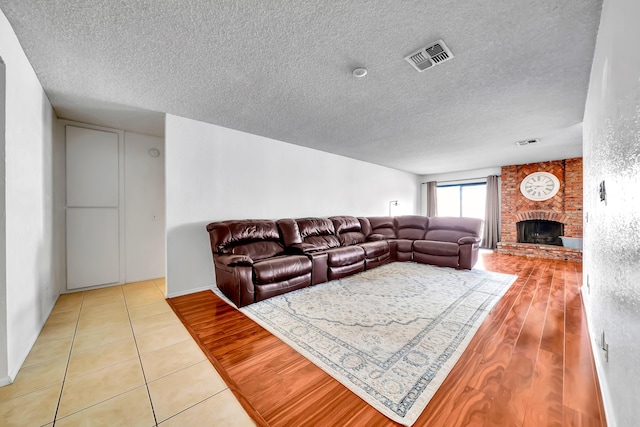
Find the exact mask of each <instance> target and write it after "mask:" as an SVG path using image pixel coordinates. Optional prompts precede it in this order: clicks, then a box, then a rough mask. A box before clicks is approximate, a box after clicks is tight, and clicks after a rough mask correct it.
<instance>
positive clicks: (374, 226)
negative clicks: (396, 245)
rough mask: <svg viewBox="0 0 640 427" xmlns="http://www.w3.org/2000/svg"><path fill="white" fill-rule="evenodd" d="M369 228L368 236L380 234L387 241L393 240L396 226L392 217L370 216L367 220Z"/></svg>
mask: <svg viewBox="0 0 640 427" xmlns="http://www.w3.org/2000/svg"><path fill="white" fill-rule="evenodd" d="M367 220H368V221H369V224H370V226H371V233H370V234H382V235H383V236H385V237H386V238H387V239H395V238H396V237H397V236H396V226H395V223H394V221H393V217H390V216H372V217H369V218H367Z"/></svg>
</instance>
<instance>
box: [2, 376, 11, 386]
mask: <svg viewBox="0 0 640 427" xmlns="http://www.w3.org/2000/svg"><path fill="white" fill-rule="evenodd" d="M12 382H13V381H12V380H11V377H9V376H6V377H2V378H0V387H2V386H5V385H9V384H11V383H12Z"/></svg>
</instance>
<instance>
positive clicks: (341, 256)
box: [327, 246, 364, 267]
mask: <svg viewBox="0 0 640 427" xmlns="http://www.w3.org/2000/svg"><path fill="white" fill-rule="evenodd" d="M360 261H364V249H362V248H361V247H360V246H344V247H341V248H335V249H331V250H330V251H327V264H328V265H329V267H339V266H344V265H351V264H355V263H357V262H360Z"/></svg>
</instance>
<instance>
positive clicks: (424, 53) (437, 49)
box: [404, 40, 453, 72]
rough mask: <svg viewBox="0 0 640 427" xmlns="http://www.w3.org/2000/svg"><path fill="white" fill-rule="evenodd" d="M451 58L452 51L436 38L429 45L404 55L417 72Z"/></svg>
mask: <svg viewBox="0 0 640 427" xmlns="http://www.w3.org/2000/svg"><path fill="white" fill-rule="evenodd" d="M451 58H453V53H451V51H450V50H449V48H448V47H447V45H445V44H444V41H442V40H438V41H437V42H435V43H431V44H430V45H429V46H426V47H423V48H422V49H418V50H416V51H415V52H413V53H412V54H411V55H408V56H405V58H404V59H406V60H407V62H408V63H409V64H411V65H412V66H413V68H415V69H416V70H418V71H419V72H423V71H424V70H427V69H429V68H431V67H433V66H435V65H440V64H442V63H443V62H446V61H448V60H450V59H451Z"/></svg>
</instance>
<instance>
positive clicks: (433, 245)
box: [413, 240, 460, 256]
mask: <svg viewBox="0 0 640 427" xmlns="http://www.w3.org/2000/svg"><path fill="white" fill-rule="evenodd" d="M459 248H460V246H459V245H458V243H452V242H437V241H433V240H416V241H415V242H413V250H414V252H420V253H423V254H430V255H440V256H458V251H459Z"/></svg>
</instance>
